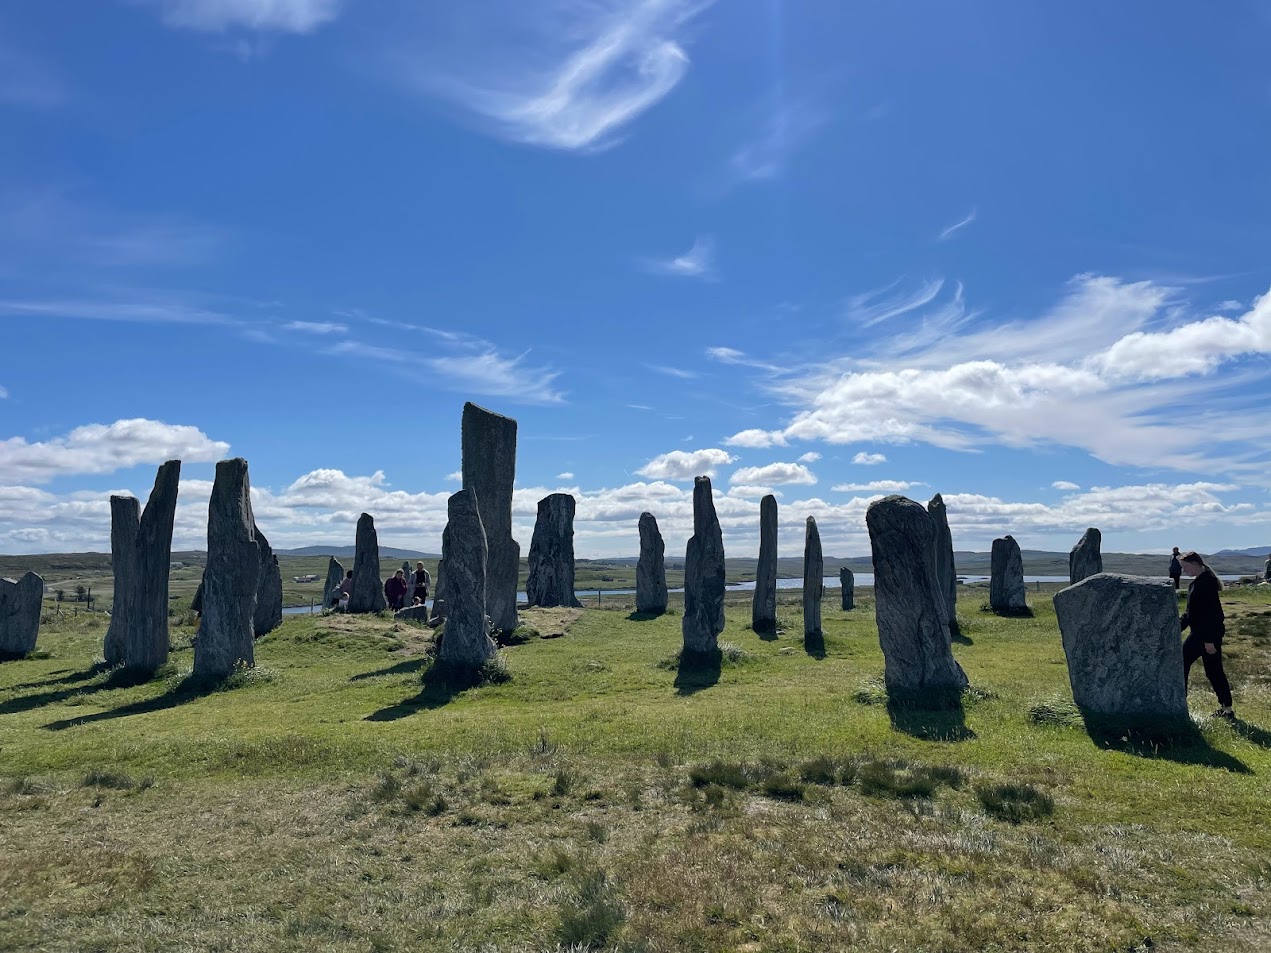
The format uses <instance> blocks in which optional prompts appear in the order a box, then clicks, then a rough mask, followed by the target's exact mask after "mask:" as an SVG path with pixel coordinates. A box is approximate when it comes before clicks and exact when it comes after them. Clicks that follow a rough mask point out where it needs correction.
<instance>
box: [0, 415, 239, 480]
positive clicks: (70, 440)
mask: <svg viewBox="0 0 1271 953" xmlns="http://www.w3.org/2000/svg"><path fill="white" fill-rule="evenodd" d="M228 452H229V444H228V443H224V442H222V441H218V440H212V439H211V438H210V437H208V435H207V434H205V433H203V431H201V430H199V429H198V428H197V427H192V426H188V425H180V424H166V423H163V422H162V421H158V420H147V419H145V418H136V419H132V420H116V421H115V422H114V423H112V424H88V425H86V426H83V427H76V428H75V429H74V430H72V431H71V432H70V433H68V434H66V435H65V436H63V437H55V438H53V439H51V440H46V441H37V442H35V443H28V442H27V441H26V440H25V439H24V438H22V437H10V438H9V439H8V440H3V441H0V481H12V482H15V483H47V482H48V481H50V480H52V479H54V478H56V477H61V476H72V475H76V474H96V473H114V472H116V471H118V470H126V469H128V468H129V467H135V466H139V465H141V464H143V463H153V464H159V463H162V462H163V461H165V460H182V461H190V462H191V463H194V462H206V461H211V460H219V459H220V458H222V457H224V456H225V455H226V453H228Z"/></svg>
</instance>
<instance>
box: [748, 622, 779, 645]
mask: <svg viewBox="0 0 1271 953" xmlns="http://www.w3.org/2000/svg"><path fill="white" fill-rule="evenodd" d="M750 628H751V631H752V632H754V633H755V635H757V636H759V639H760V641H763V642H775V641H777V627H776V626H775V625H774V626H760V627H759V628H757V629H756V628H755V627H754V626H751V627H750Z"/></svg>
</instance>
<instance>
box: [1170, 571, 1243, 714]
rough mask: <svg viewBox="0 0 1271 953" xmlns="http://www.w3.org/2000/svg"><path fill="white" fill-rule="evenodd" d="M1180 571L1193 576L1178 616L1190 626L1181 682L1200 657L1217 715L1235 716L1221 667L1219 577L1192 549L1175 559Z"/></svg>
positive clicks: (1222, 628)
mask: <svg viewBox="0 0 1271 953" xmlns="http://www.w3.org/2000/svg"><path fill="white" fill-rule="evenodd" d="M1179 562H1180V563H1181V564H1182V570H1183V572H1185V573H1187V575H1189V576H1191V577H1193V578H1192V581H1191V585H1189V586H1188V587H1187V610H1186V611H1185V612H1184V613H1183V617H1182V619H1181V620H1180V623H1181V626H1182V630H1183V631H1184V632H1186V631H1187V629H1188V628H1189V627H1190V628H1191V630H1192V634H1191V635H1189V636H1188V637H1187V638H1186V640H1184V642H1183V684H1184V686H1186V684H1187V677H1188V675H1189V674H1190V673H1191V670H1192V663H1193V662H1195V661H1196V660H1197V659H1200V660H1201V661H1202V662H1203V663H1204V665H1205V675H1206V676H1207V677H1208V678H1209V684H1210V685H1212V686H1213V689H1214V694H1215V695H1217V696H1218V704H1219V706H1220V707H1219V709H1218V710H1217V711H1216V712H1214V715H1215V716H1216V717H1219V718H1235V717H1236V713H1235V711H1234V710H1233V709H1232V707H1231V685H1230V683H1229V682H1228V681H1227V673H1226V672H1224V671H1223V670H1222V637H1223V635H1225V634H1226V621H1225V619H1224V616H1223V611H1222V599H1221V598H1220V597H1219V595H1218V593H1220V592H1221V591H1222V580H1221V579H1219V578H1218V577H1217V576H1216V575H1214V571H1213V570H1212V569H1210V568H1209V567H1208V566H1207V565H1205V560H1204V558H1203V557H1202V556H1201V555H1200V554H1199V553H1196V552H1190V553H1186V554H1184V555H1183V556H1182V558H1181V559H1180V560H1179Z"/></svg>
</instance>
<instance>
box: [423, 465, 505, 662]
mask: <svg viewBox="0 0 1271 953" xmlns="http://www.w3.org/2000/svg"><path fill="white" fill-rule="evenodd" d="M446 510H447V515H448V517H449V521H448V522H447V524H446V533H445V535H443V537H442V549H441V558H442V559H444V560H445V561H446V631H445V634H444V636H443V638H442V640H441V648H440V649H439V650H438V653H437V657H438V659H439V660H440V661H442V662H444V663H446V664H448V665H454V666H458V667H462V668H467V669H477V668H480V667H481V665H482V664H483V663H484V662H485V661H486V659H488V658H490V657H491V656H492V655H494V653H495V651H496V649H495V646H494V642H493V641H492V640H491V639H490V624H491V620H490V618H489V616H488V615H487V614H486V611H485V598H486V579H487V577H488V566H487V558H488V554H489V549H488V547H487V545H486V541H485V529H484V527H483V526H482V525H481V512H480V507H479V505H478V502H477V495H476V492H475V491H474V490H473V489H472V487H466V488H464V489H462V490H460V491H459V492H458V493H456V494H454V495H453V496H451V497H450V499H449V500H448V501H447V503H446Z"/></svg>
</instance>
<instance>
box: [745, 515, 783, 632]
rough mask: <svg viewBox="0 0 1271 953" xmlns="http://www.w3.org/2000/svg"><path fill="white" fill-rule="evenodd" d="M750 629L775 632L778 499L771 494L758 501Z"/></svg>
mask: <svg viewBox="0 0 1271 953" xmlns="http://www.w3.org/2000/svg"><path fill="white" fill-rule="evenodd" d="M750 627H751V628H752V629H754V630H755V631H756V632H775V631H777V498H776V497H775V496H773V495H772V494H771V493H770V494H768V495H767V496H765V497H764V498H763V499H762V500H760V501H759V565H758V566H756V567H755V597H754V601H753V602H751V604H750Z"/></svg>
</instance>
